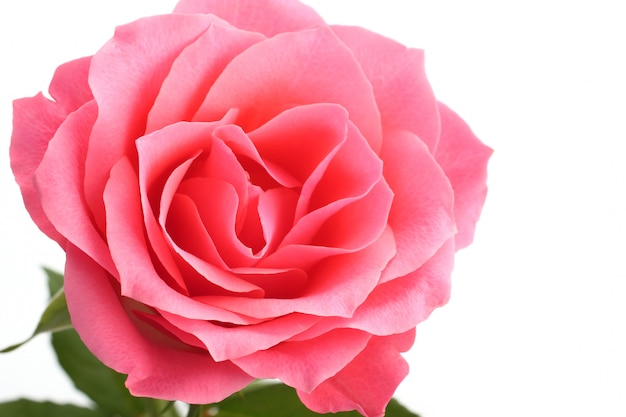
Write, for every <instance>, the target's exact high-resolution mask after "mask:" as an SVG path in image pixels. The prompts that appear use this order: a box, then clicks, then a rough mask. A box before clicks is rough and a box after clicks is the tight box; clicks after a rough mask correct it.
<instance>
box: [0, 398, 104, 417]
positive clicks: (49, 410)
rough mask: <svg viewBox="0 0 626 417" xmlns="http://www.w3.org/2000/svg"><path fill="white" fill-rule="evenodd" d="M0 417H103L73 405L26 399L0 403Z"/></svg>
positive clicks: (95, 412)
mask: <svg viewBox="0 0 626 417" xmlns="http://www.w3.org/2000/svg"><path fill="white" fill-rule="evenodd" d="M0 416H5V417H103V415H102V414H100V413H98V412H97V411H94V410H90V409H89V408H82V407H77V406H75V405H66V404H56V403H52V402H49V401H44V402H38V401H31V400H26V399H20V400H15V401H10V402H6V403H0Z"/></svg>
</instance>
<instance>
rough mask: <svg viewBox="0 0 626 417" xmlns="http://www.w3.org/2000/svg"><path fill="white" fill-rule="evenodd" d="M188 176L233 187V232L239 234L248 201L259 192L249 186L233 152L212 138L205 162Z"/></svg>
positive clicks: (246, 175)
mask: <svg viewBox="0 0 626 417" xmlns="http://www.w3.org/2000/svg"><path fill="white" fill-rule="evenodd" d="M189 176H190V177H199V178H214V179H219V180H223V181H224V182H227V183H228V184H230V185H232V186H233V188H234V189H235V192H236V193H237V196H238V199H239V205H238V207H237V211H236V215H235V230H236V231H237V232H239V231H240V230H241V227H242V225H243V222H244V220H245V219H244V217H245V214H246V212H247V205H248V199H249V198H250V197H251V196H253V195H258V194H259V193H260V190H258V189H255V187H254V186H251V185H250V181H249V178H248V177H249V174H248V173H247V172H246V171H245V170H244V168H243V167H242V166H241V163H240V162H239V160H237V155H235V154H234V153H233V150H232V149H231V148H230V147H228V145H226V144H225V143H224V142H223V141H222V140H220V139H218V138H214V139H213V141H212V144H211V152H210V153H209V155H208V156H206V160H205V162H204V163H203V164H201V165H199V166H197V167H195V169H194V171H193V172H191V173H189Z"/></svg>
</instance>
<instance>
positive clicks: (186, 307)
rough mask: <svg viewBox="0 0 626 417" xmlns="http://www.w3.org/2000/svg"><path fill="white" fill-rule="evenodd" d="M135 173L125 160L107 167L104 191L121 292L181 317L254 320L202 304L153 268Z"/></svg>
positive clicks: (110, 242) (227, 320)
mask: <svg viewBox="0 0 626 417" xmlns="http://www.w3.org/2000/svg"><path fill="white" fill-rule="evenodd" d="M139 195H140V193H139V186H138V179H137V174H136V173H135V171H134V169H133V167H132V164H131V162H130V161H128V160H127V159H121V160H120V161H119V162H118V163H117V164H116V165H115V167H114V168H113V169H112V170H111V178H110V180H109V181H108V183H107V187H106V189H105V191H104V202H105V205H106V208H107V211H106V213H107V219H106V220H107V238H108V243H109V248H110V249H111V256H112V257H113V261H114V262H115V266H116V267H117V270H118V272H119V280H120V284H121V292H122V295H123V296H125V297H128V298H130V299H133V300H136V301H138V302H140V303H143V304H146V305H149V306H152V307H155V308H158V309H160V310H164V311H169V312H171V313H174V314H180V315H182V316H184V317H189V318H198V319H205V320H217V321H221V322H228V323H236V324H250V323H253V322H256V321H258V320H254V319H251V318H249V317H245V316H243V315H241V314H235V313H232V312H229V311H226V310H224V309H221V308H219V307H214V306H210V305H206V304H204V303H201V302H199V301H196V300H194V299H193V298H190V297H187V296H185V295H183V294H181V293H179V292H178V291H175V290H174V289H172V288H171V287H170V286H168V285H167V284H166V283H165V282H164V281H163V278H162V277H161V276H159V274H158V273H157V272H156V271H155V267H154V264H153V262H152V257H151V256H150V251H149V250H148V247H147V243H146V240H145V231H144V226H143V214H142V208H141V201H140V197H139Z"/></svg>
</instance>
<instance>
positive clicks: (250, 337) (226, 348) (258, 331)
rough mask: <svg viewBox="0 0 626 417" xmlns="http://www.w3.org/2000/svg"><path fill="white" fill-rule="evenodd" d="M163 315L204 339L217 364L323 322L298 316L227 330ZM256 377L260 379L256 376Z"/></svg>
mask: <svg viewBox="0 0 626 417" xmlns="http://www.w3.org/2000/svg"><path fill="white" fill-rule="evenodd" d="M162 315H163V317H164V318H165V319H167V320H168V321H169V322H170V323H172V324H173V325H174V326H175V327H177V328H179V329H181V330H183V331H185V332H187V333H190V334H193V335H194V336H195V337H197V338H198V339H199V340H201V341H202V343H204V345H205V346H206V348H207V349H208V351H209V352H210V353H211V356H212V357H213V358H215V360H217V361H225V360H230V359H235V358H240V357H242V356H246V355H250V354H252V353H254V352H257V351H259V350H265V349H269V348H271V347H272V346H275V345H277V344H278V343H280V342H282V341H284V340H285V339H288V338H290V337H291V336H293V335H296V334H298V333H300V332H302V331H304V330H306V329H308V328H309V327H311V326H312V325H314V324H315V323H317V322H318V321H319V320H320V318H319V317H315V316H309V315H305V314H299V313H294V314H288V315H286V316H283V317H278V318H275V319H272V320H268V321H264V322H261V323H258V324H252V325H249V326H235V327H225V326H221V325H219V324H215V323H211V322H208V321H201V320H190V319H187V318H185V317H181V316H178V315H174V314H170V313H167V312H163V313H162ZM251 375H252V374H251ZM253 376H255V377H257V378H258V376H256V375H253Z"/></svg>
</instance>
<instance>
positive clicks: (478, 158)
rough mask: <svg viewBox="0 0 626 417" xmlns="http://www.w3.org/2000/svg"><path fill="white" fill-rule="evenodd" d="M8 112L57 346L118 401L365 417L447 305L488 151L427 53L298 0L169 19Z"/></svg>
mask: <svg viewBox="0 0 626 417" xmlns="http://www.w3.org/2000/svg"><path fill="white" fill-rule="evenodd" d="M49 92H50V96H51V97H52V99H48V98H46V97H45V96H43V95H42V94H39V95H37V96H35V97H32V98H23V99H20V100H17V101H16V102H15V105H14V131H13V136H12V142H11V160H12V167H13V171H14V173H15V177H16V179H17V182H18V183H19V185H20V187H21V191H22V194H23V197H24V202H25V205H26V207H27V209H28V211H29V212H30V214H31V216H32V218H33V220H34V221H35V222H36V223H37V225H38V226H39V227H40V228H41V230H42V231H44V232H45V233H46V234H47V235H48V236H49V237H51V238H52V239H54V240H56V241H57V242H58V243H59V245H61V247H62V248H63V249H64V250H65V251H66V253H67V263H66V267H65V291H66V296H67V303H68V308H69V311H70V314H71V317H72V322H73V325H74V326H75V328H76V330H77V331H78V333H79V334H80V336H81V338H82V340H83V341H84V343H85V344H86V345H87V346H88V348H89V349H90V350H91V351H92V352H93V353H94V354H95V355H96V356H97V357H98V358H99V359H100V360H102V362H104V363H105V364H106V365H108V366H109V367H111V368H113V369H115V370H117V371H119V372H122V373H125V374H128V379H127V381H126V384H127V386H128V388H129V389H130V391H131V393H133V394H134V395H137V396H147V397H154V398H160V399H166V400H182V401H186V402H189V403H212V402H217V401H220V400H222V399H224V398H225V397H227V396H228V395H230V394H232V393H233V392H236V391H238V390H240V389H242V388H243V387H245V386H246V385H247V384H248V383H250V382H251V381H253V380H254V379H257V378H277V379H280V380H281V381H283V382H284V383H285V384H287V385H290V386H292V387H294V388H295V389H296V390H297V392H298V395H299V397H300V399H301V400H302V401H303V402H304V404H305V405H306V406H307V407H308V408H310V409H312V410H314V411H317V412H321V413H325V412H336V411H341V410H351V409H356V410H358V411H359V412H360V413H361V414H363V415H366V416H379V415H382V414H383V413H384V409H385V406H386V404H387V403H388V401H389V400H390V398H391V397H392V395H393V393H394V391H395V389H396V387H397V386H398V384H399V383H400V381H401V380H402V379H403V378H404V377H405V376H406V374H407V373H408V366H407V364H406V362H405V361H404V360H403V359H402V357H401V352H405V351H406V350H408V349H409V348H410V347H411V345H412V343H413V340H414V333H415V326H416V325H417V324H418V323H420V322H421V321H423V320H424V319H426V318H427V317H428V315H429V314H430V313H431V312H432V311H433V309H435V308H436V307H438V306H441V305H442V304H444V303H446V301H447V300H448V297H449V291H450V273H451V270H452V265H453V259H454V254H455V251H456V250H458V249H460V248H462V247H464V246H466V245H468V244H469V243H470V242H471V240H472V236H473V233H474V226H475V223H476V221H477V219H478V217H479V214H480V211H481V208H482V205H483V202H484V199H485V195H486V185H485V181H486V165H487V160H488V158H489V156H490V154H491V150H490V149H489V148H487V147H485V146H484V145H482V144H481V143H480V142H479V141H478V139H477V138H476V137H475V136H474V134H473V133H472V132H471V130H470V129H469V128H468V126H467V125H466V124H465V123H464V122H463V121H462V120H461V119H460V118H459V117H458V116H457V115H456V114H455V113H453V112H452V111H451V110H450V109H448V108H447V107H446V106H444V105H443V104H441V103H439V102H438V101H437V100H436V99H435V97H434V95H433V92H432V90H431V87H430V85H429V83H428V81H427V79H426V76H425V72H424V57H423V52H422V51H420V50H417V49H410V48H406V47H404V46H402V45H400V44H398V43H396V42H394V41H392V40H390V39H387V38H385V37H383V36H380V35H378V34H375V33H372V32H369V31H367V30H365V29H362V28H358V27H345V26H328V25H327V24H325V23H324V21H323V20H322V19H321V18H320V16H319V15H318V14H317V13H316V12H315V11H314V10H312V9H311V8H310V7H308V6H305V5H303V4H301V3H299V2H298V1H296V0H182V1H181V2H180V3H179V4H178V5H177V6H176V8H175V10H174V12H173V13H172V14H169V15H163V16H154V17H148V18H144V19H141V20H138V21H135V22H133V23H130V24H128V25H125V26H121V27H119V28H117V30H116V32H115V35H114V37H113V38H112V39H111V40H110V41H109V42H108V43H106V44H105V45H104V47H102V49H100V50H99V51H98V52H97V53H96V54H95V55H93V56H91V57H86V58H82V59H78V60H75V61H72V62H68V63H66V64H64V65H61V66H60V67H59V68H58V69H57V71H56V73H55V75H54V77H53V79H52V82H51V84H50V88H49Z"/></svg>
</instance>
